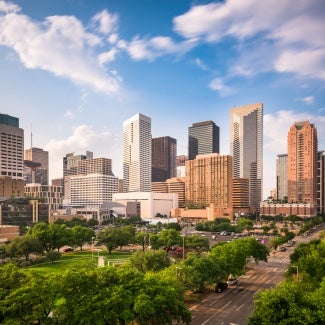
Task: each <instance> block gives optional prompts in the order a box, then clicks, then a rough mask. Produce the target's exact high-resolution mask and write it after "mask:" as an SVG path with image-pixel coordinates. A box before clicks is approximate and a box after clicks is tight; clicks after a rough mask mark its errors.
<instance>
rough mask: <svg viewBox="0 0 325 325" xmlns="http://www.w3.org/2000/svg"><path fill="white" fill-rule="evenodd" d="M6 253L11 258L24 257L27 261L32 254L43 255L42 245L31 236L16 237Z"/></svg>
mask: <svg viewBox="0 0 325 325" xmlns="http://www.w3.org/2000/svg"><path fill="white" fill-rule="evenodd" d="M6 253H7V254H8V255H9V256H10V257H20V256H24V257H25V259H26V261H28V257H29V255H30V254H42V253H43V247H42V243H41V242H40V241H39V240H38V239H37V238H33V237H30V236H26V235H25V236H21V237H16V238H15V239H14V240H13V241H12V242H10V243H9V244H8V246H7V247H6Z"/></svg>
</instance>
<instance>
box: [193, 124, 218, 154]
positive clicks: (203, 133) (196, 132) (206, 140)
mask: <svg viewBox="0 0 325 325" xmlns="http://www.w3.org/2000/svg"><path fill="white" fill-rule="evenodd" d="M219 133H220V131H219V127H218V126H217V125H216V124H215V123H214V122H213V121H204V122H199V123H193V125H192V126H190V127H189V128H188V159H189V160H193V159H195V157H196V156H197V155H203V154H209V153H219V141H220V140H219Z"/></svg>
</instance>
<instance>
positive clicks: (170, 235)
mask: <svg viewBox="0 0 325 325" xmlns="http://www.w3.org/2000/svg"><path fill="white" fill-rule="evenodd" d="M158 241H159V243H160V245H161V246H162V247H171V246H174V245H177V244H179V243H181V242H182V238H181V235H180V233H179V232H178V231H177V230H175V229H165V230H162V231H161V232H160V234H159V235H158Z"/></svg>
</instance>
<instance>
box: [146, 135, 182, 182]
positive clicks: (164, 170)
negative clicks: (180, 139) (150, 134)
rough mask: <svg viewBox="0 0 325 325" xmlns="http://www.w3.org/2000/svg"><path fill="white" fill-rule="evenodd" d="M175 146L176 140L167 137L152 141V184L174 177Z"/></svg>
mask: <svg viewBox="0 0 325 325" xmlns="http://www.w3.org/2000/svg"><path fill="white" fill-rule="evenodd" d="M176 145H177V144H176V139H174V138H171V137H168V136H166V137H160V138H153V139H152V142H151V149H152V156H151V166H152V171H151V173H152V174H151V177H152V182H164V181H165V180H167V179H169V178H172V177H176V150H177V148H176Z"/></svg>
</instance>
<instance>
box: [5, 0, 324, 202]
mask: <svg viewBox="0 0 325 325" xmlns="http://www.w3.org/2000/svg"><path fill="white" fill-rule="evenodd" d="M273 5H274V2H271V1H263V3H261V2H258V1H255V0H251V1H248V2H245V3H241V2H238V1H229V0H228V1H224V2H217V1H215V2H212V1H209V3H206V2H203V1H192V2H175V1H169V0H165V1H160V0H157V1H155V2H154V4H152V5H151V6H148V5H147V2H146V1H142V0H139V1H137V2H136V3H135V2H133V1H130V0H122V1H112V2H110V3H107V2H106V1H100V0H99V1H96V2H95V3H92V4H89V2H88V1H85V0H81V1H79V2H78V5H76V4H71V3H70V4H67V3H66V2H64V1H61V0H58V1H55V2H53V1H49V0H44V1H39V0H34V1H30V2H28V3H26V2H25V1H22V0H20V1H12V2H8V1H1V0H0V71H1V72H2V73H1V75H0V94H1V98H2V107H1V109H0V112H1V113H3V114H9V115H11V116H15V117H17V118H19V122H20V127H21V128H22V129H24V131H25V148H24V149H28V148H30V147H31V143H33V147H37V148H42V149H43V150H46V151H48V152H49V163H50V167H49V170H50V177H49V179H50V180H51V179H53V178H57V177H60V176H62V159H63V157H64V156H65V155H66V154H67V153H70V152H75V153H76V154H80V153H84V152H86V151H93V152H94V156H95V157H106V158H109V159H112V169H113V172H114V174H115V175H116V176H118V177H120V178H122V177H123V176H122V175H123V172H122V171H123V163H122V161H123V149H122V148H123V145H122V133H123V131H122V129H123V127H122V125H123V121H125V120H126V119H128V118H129V117H131V116H133V115H134V114H136V113H141V114H144V115H146V116H149V117H150V118H151V120H152V137H153V138H156V137H161V136H170V137H173V138H175V139H176V140H177V144H178V148H177V154H178V155H182V154H186V155H187V145H188V144H187V139H188V132H187V130H188V127H190V126H191V125H192V124H193V123H196V122H200V121H206V120H212V121H214V122H215V123H216V125H218V126H219V127H220V154H222V155H225V154H229V147H230V110H231V109H232V108H233V107H234V106H236V107H237V106H243V105H248V104H251V103H256V102H263V104H264V123H263V124H264V139H263V153H264V157H263V158H264V159H263V160H264V166H263V170H264V177H263V184H264V193H263V197H264V198H265V197H267V196H268V194H269V191H270V189H271V188H275V187H276V183H275V181H276V174H275V169H276V168H275V166H276V157H277V155H278V154H284V153H286V151H287V150H286V147H287V133H288V130H289V128H290V126H291V125H292V124H293V123H295V122H297V121H305V120H308V121H310V122H311V123H313V124H315V127H316V128H317V130H318V140H319V145H318V148H319V150H323V149H325V96H324V86H323V84H324V79H325V64H324V52H325V44H324V40H323V38H322V36H321V35H322V30H324V27H325V26H324V24H325V23H324V20H323V16H324V15H323V14H324V6H323V5H322V1H317V0H314V1H298V2H297V3H296V5H295V6H294V7H292V1H289V0H285V1H282V2H281V4H279V5H277V7H276V8H274V7H273ZM265 12H267V13H268V15H265ZM252 22H253V23H252ZM21 26H24V28H21ZM67 49H69V51H67ZM29 139H30V141H29Z"/></svg>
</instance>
